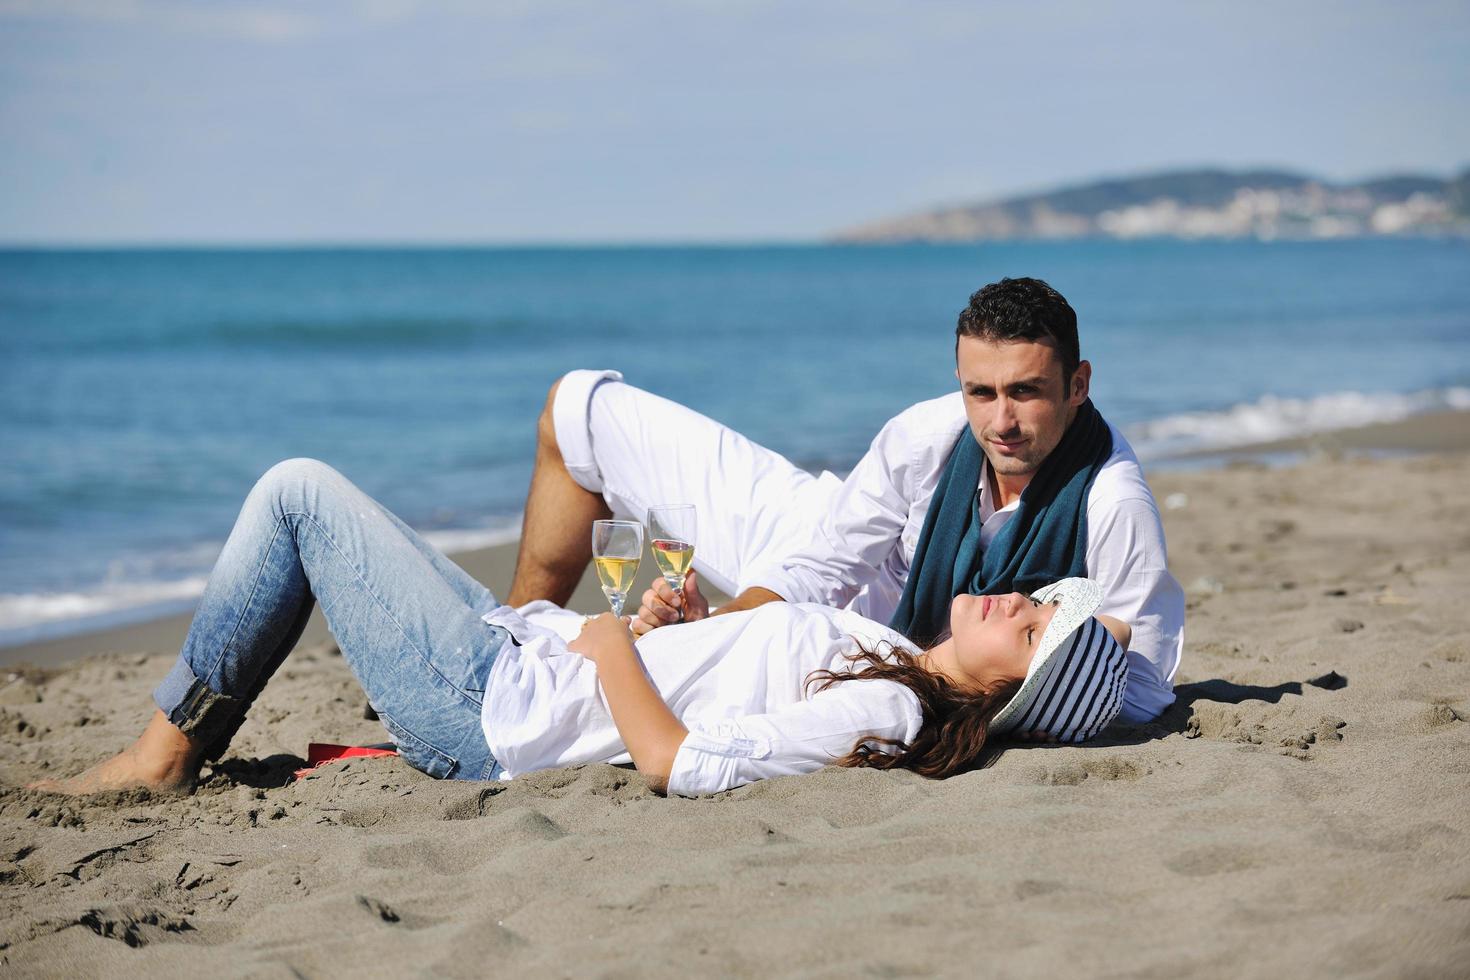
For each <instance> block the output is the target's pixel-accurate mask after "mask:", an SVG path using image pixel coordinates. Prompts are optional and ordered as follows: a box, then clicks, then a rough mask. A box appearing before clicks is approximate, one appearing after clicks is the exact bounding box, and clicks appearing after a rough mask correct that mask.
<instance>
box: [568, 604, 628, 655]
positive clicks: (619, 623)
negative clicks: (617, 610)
mask: <svg viewBox="0 0 1470 980" xmlns="http://www.w3.org/2000/svg"><path fill="white" fill-rule="evenodd" d="M567 649H568V650H571V651H573V652H574V653H580V654H581V655H582V656H584V657H586V658H587V659H588V660H590V661H592V662H593V663H597V662H598V660H599V659H601V658H602V657H604V656H606V655H607V654H608V653H611V652H616V651H619V650H621V651H624V652H627V651H631V650H632V649H633V634H631V633H629V632H628V624H627V623H626V622H624V621H623V620H621V619H619V618H618V617H616V616H614V615H613V614H612V613H610V612H605V613H603V614H602V615H601V616H594V617H592V618H590V619H588V620H587V621H586V622H585V623H583V624H582V632H581V633H579V634H578V635H577V638H576V639H575V640H573V641H572V642H571V643H569V644H567Z"/></svg>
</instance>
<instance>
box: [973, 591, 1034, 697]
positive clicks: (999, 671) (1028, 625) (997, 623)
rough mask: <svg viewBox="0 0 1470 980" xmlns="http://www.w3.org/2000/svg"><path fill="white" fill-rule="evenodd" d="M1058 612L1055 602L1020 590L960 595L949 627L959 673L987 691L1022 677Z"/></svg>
mask: <svg viewBox="0 0 1470 980" xmlns="http://www.w3.org/2000/svg"><path fill="white" fill-rule="evenodd" d="M1056 611H1057V607H1056V604H1055V603H1046V604H1042V603H1038V602H1035V601H1034V600H1032V599H1031V598H1030V597H1028V596H1024V595H1022V594H1021V593H1019V592H1012V593H1011V594H1010V595H961V596H956V597H955V600H954V602H953V603H951V604H950V607H949V629H950V633H951V635H952V636H953V638H954V655H955V666H956V670H957V672H958V673H959V674H960V675H961V676H962V677H964V678H966V679H968V680H969V681H970V683H971V684H973V685H974V686H975V687H977V688H983V689H986V690H989V689H991V688H993V687H995V685H997V684H999V683H1001V682H1004V681H1013V680H1014V681H1019V680H1022V679H1023V678H1025V676H1026V670H1027V668H1028V667H1030V666H1031V658H1032V656H1033V655H1034V654H1035V653H1036V650H1037V647H1038V646H1039V645H1040V644H1041V636H1042V634H1043V633H1045V632H1046V627H1047V624H1048V623H1050V622H1051V618H1052V616H1053V615H1055V614H1056Z"/></svg>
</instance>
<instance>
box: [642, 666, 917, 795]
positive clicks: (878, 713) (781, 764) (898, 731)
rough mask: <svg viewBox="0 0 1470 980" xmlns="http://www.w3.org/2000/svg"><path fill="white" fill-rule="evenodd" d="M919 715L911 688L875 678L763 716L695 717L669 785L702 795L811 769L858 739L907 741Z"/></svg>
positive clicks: (845, 751) (844, 752)
mask: <svg viewBox="0 0 1470 980" xmlns="http://www.w3.org/2000/svg"><path fill="white" fill-rule="evenodd" d="M922 720H923V714H922V712H921V710H920V708H919V700H918V698H917V697H915V695H914V693H913V692H912V691H910V690H909V689H908V688H906V687H904V686H903V685H901V684H899V683H897V682H895V681H890V680H878V679H876V678H875V679H872V680H863V679H861V678H857V679H853V680H848V681H842V682H840V683H838V684H834V685H832V686H831V687H829V688H827V689H826V690H823V691H818V692H817V693H816V694H814V695H812V697H810V698H808V699H807V700H805V701H799V702H797V703H795V704H789V705H786V706H784V707H782V708H779V709H777V710H776V711H772V712H768V713H766V714H757V715H741V716H737V717H729V718H711V719H708V720H699V719H694V720H692V723H689V724H688V728H689V734H688V735H687V736H686V737H685V739H684V742H683V744H682V745H680V746H679V752H678V754H677V755H676V756H675V757H674V766H673V770H672V771H671V772H670V773H669V784H668V791H669V792H670V793H673V794H677V795H679V796H699V795H701V794H704V793H718V792H721V791H723V790H727V789H733V788H734V787H736V786H742V785H744V784H745V783H751V782H755V781H756V780H759V779H769V778H771V777H773V776H789V775H796V774H799V773H807V772H814V771H816V770H817V769H820V768H822V767H823V766H827V765H831V764H832V763H833V762H835V761H836V760H838V759H840V758H842V757H843V756H845V755H847V754H848V753H849V752H851V751H852V750H853V748H854V747H855V746H856V745H857V744H858V742H859V740H866V739H894V740H897V741H899V742H903V743H908V742H910V741H912V740H913V738H914V736H915V735H916V734H918V731H919V726H920V724H921V723H922ZM686 721H687V720H686Z"/></svg>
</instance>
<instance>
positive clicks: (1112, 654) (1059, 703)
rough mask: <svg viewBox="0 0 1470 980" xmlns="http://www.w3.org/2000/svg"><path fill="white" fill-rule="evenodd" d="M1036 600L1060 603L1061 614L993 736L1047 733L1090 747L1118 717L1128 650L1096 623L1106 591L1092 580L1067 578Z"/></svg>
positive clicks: (996, 722)
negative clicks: (1097, 736) (1085, 743)
mask: <svg viewBox="0 0 1470 980" xmlns="http://www.w3.org/2000/svg"><path fill="white" fill-rule="evenodd" d="M1031 598H1033V599H1035V600H1036V601H1038V602H1043V603H1056V605H1057V611H1056V612H1055V613H1053V614H1052V618H1051V622H1050V623H1048V624H1047V627H1046V632H1045V633H1043V634H1041V643H1040V645H1038V647H1037V649H1036V654H1035V656H1033V657H1032V658H1031V667H1030V669H1028V670H1027V671H1026V679H1025V680H1024V681H1022V682H1021V688H1020V690H1018V691H1017V692H1016V695H1015V697H1013V698H1011V700H1010V701H1009V702H1007V703H1006V706H1005V707H1004V708H1001V709H1000V712H999V713H998V714H997V715H996V716H995V720H994V721H992V722H991V723H990V732H991V733H992V734H995V735H1001V734H1004V733H1006V732H1010V731H1018V730H1019V731H1023V732H1045V733H1047V734H1048V735H1053V736H1055V737H1056V739H1057V740H1058V741H1061V742H1085V741H1086V740H1087V739H1089V738H1092V736H1094V735H1096V734H1097V733H1098V732H1100V731H1102V730H1103V728H1105V727H1106V726H1107V724H1108V722H1110V721H1112V720H1113V719H1114V718H1116V717H1117V715H1118V710H1119V709H1120V708H1121V707H1122V706H1123V688H1124V687H1125V686H1126V685H1127V683H1128V658H1127V656H1126V655H1125V654H1124V652H1123V647H1122V646H1121V645H1120V644H1119V643H1118V641H1117V640H1115V639H1113V635H1112V634H1111V633H1109V632H1108V631H1107V629H1106V628H1104V627H1103V624H1102V623H1100V622H1098V621H1097V620H1096V619H1095V618H1093V613H1095V612H1097V609H1098V607H1099V606H1101V605H1102V599H1103V594H1102V588H1101V586H1099V585H1098V584H1097V583H1096V582H1093V581H1091V580H1090V579H1085V578H1064V579H1062V580H1061V581H1060V582H1053V583H1052V584H1051V585H1048V586H1046V587H1045V588H1042V589H1039V590H1037V591H1036V592H1035V593H1033V594H1032V596H1031Z"/></svg>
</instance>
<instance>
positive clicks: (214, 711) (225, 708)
mask: <svg viewBox="0 0 1470 980" xmlns="http://www.w3.org/2000/svg"><path fill="white" fill-rule="evenodd" d="M153 703H154V704H157V705H158V710H160V711H162V712H163V713H164V714H165V715H167V716H168V720H169V722H170V723H171V724H172V725H173V726H174V727H175V728H177V729H178V730H179V731H181V732H183V733H184V734H185V735H187V736H189V738H190V739H191V740H192V741H194V742H197V743H201V744H203V745H205V746H208V747H210V748H215V743H216V742H217V741H219V739H220V738H221V737H222V736H226V735H230V734H233V731H234V729H235V727H236V723H237V722H238V721H239V718H240V715H241V713H242V712H243V711H244V710H245V708H246V702H245V700H244V699H242V698H232V697H230V696H229V695H228V694H220V693H218V692H216V691H213V690H211V689H210V687H209V685H207V684H205V683H204V682H203V681H201V680H200V679H199V678H198V677H195V676H194V671H193V669H192V668H191V667H190V666H189V664H188V663H187V662H186V661H185V660H184V658H183V657H180V658H179V659H178V660H176V661H174V666H173V669H172V670H170V671H169V672H168V676H167V677H165V678H164V679H163V683H161V684H159V685H158V687H157V688H155V689H154V691H153ZM219 748H223V746H220V747H219Z"/></svg>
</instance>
